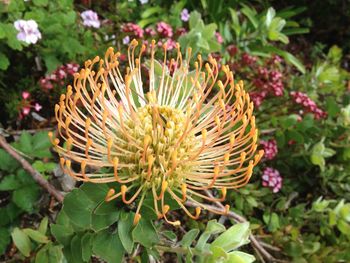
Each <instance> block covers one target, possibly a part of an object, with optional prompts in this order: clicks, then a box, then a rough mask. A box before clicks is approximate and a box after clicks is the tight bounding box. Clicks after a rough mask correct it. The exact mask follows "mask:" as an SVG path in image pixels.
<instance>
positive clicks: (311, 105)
mask: <svg viewBox="0 0 350 263" xmlns="http://www.w3.org/2000/svg"><path fill="white" fill-rule="evenodd" d="M290 95H291V96H292V98H293V100H294V102H295V103H297V104H300V105H301V106H302V107H303V108H304V109H305V110H306V112H310V113H312V114H314V116H315V119H316V120H319V119H322V118H326V117H327V113H326V112H324V111H323V110H321V109H320V108H319V107H318V106H317V105H316V103H315V102H314V101H313V100H312V99H310V98H309V97H308V96H307V94H305V93H303V92H300V91H292V92H290Z"/></svg>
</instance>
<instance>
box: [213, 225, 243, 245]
mask: <svg viewBox="0 0 350 263" xmlns="http://www.w3.org/2000/svg"><path fill="white" fill-rule="evenodd" d="M249 234H250V229H249V222H245V223H238V224H236V225H234V226H232V227H230V228H229V229H228V230H226V231H225V232H224V233H222V234H221V235H220V236H218V237H217V238H216V239H215V240H214V241H213V242H212V243H211V245H210V247H212V246H217V247H221V248H223V249H224V250H225V251H226V252H229V251H231V250H234V249H236V248H238V247H240V246H242V245H245V244H248V243H249Z"/></svg>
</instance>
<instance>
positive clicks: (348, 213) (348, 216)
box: [339, 204, 350, 222]
mask: <svg viewBox="0 0 350 263" xmlns="http://www.w3.org/2000/svg"><path fill="white" fill-rule="evenodd" d="M339 215H340V217H341V218H342V219H344V220H345V221H347V222H350V204H346V205H344V206H343V207H342V208H340V210H339Z"/></svg>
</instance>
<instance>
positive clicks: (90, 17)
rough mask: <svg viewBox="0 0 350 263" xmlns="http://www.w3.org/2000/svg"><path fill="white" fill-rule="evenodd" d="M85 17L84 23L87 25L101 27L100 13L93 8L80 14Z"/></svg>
mask: <svg viewBox="0 0 350 263" xmlns="http://www.w3.org/2000/svg"><path fill="white" fill-rule="evenodd" d="M80 16H81V18H82V19H83V25H84V26H87V27H94V28H99V27H100V20H99V19H98V15H97V13H96V12H94V11H92V10H86V11H84V12H82V13H81V14H80Z"/></svg>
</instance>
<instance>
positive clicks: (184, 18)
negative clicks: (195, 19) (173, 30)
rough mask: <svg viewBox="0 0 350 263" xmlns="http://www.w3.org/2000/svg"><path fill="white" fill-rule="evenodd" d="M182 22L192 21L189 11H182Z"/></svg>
mask: <svg viewBox="0 0 350 263" xmlns="http://www.w3.org/2000/svg"><path fill="white" fill-rule="evenodd" d="M181 20H182V21H184V22H187V21H188V20H190V14H189V13H188V10H187V9H186V8H185V9H183V10H182V11H181Z"/></svg>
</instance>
